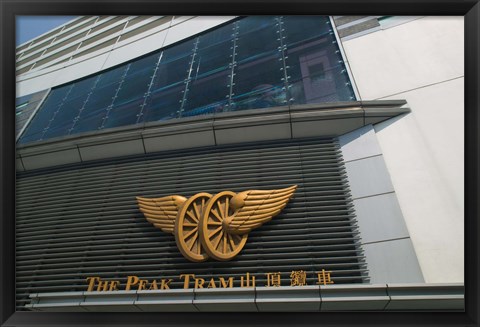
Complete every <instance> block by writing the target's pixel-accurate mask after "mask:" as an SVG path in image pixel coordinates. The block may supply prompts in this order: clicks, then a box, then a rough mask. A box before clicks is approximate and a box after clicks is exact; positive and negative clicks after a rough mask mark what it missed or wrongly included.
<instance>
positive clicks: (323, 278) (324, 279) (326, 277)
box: [317, 269, 333, 285]
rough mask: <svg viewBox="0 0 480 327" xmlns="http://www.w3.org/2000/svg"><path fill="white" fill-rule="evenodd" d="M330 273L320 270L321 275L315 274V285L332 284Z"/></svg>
mask: <svg viewBox="0 0 480 327" xmlns="http://www.w3.org/2000/svg"><path fill="white" fill-rule="evenodd" d="M331 273H332V272H331V271H326V270H325V269H322V272H321V273H317V276H318V282H317V285H327V284H333V280H332V276H331Z"/></svg>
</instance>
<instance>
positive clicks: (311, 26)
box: [282, 16, 332, 45]
mask: <svg viewBox="0 0 480 327" xmlns="http://www.w3.org/2000/svg"><path fill="white" fill-rule="evenodd" d="M282 22H283V36H285V44H288V45H299V44H302V43H305V42H309V41H310V40H311V39H312V38H316V37H319V36H321V35H327V34H329V33H330V32H331V31H332V27H331V25H330V20H329V18H328V17H327V16H283V17H282Z"/></svg>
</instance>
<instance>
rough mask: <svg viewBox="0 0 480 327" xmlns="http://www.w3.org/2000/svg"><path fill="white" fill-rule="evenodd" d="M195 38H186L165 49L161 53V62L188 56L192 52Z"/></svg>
mask: <svg viewBox="0 0 480 327" xmlns="http://www.w3.org/2000/svg"><path fill="white" fill-rule="evenodd" d="M195 41H196V38H195V39H191V40H187V41H184V42H182V43H179V44H176V45H174V46H173V47H171V48H168V49H165V50H164V51H163V53H162V61H161V62H162V63H165V64H166V63H168V62H170V61H174V60H177V59H179V58H183V57H190V56H191V55H192V54H193V49H194V47H195Z"/></svg>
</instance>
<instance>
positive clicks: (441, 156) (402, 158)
mask: <svg viewBox="0 0 480 327" xmlns="http://www.w3.org/2000/svg"><path fill="white" fill-rule="evenodd" d="M463 24H464V22H463V17H423V18H420V19H416V20H413V21H410V22H406V23H404V24H400V25H396V26H393V27H391V28H386V29H382V30H380V31H377V32H373V33H369V34H367V35H363V36H361V37H357V38H354V39H351V40H347V41H345V40H344V41H343V42H342V44H343V48H344V51H345V53H346V56H347V61H348V63H349V66H350V69H351V73H352V76H353V78H354V80H355V83H356V86H357V88H358V92H359V94H360V97H361V100H377V99H405V100H407V102H408V104H409V106H410V108H411V110H412V112H411V113H410V114H407V115H405V116H404V117H398V118H394V119H391V120H389V121H385V122H382V123H379V124H377V125H375V131H376V136H377V139H378V143H379V146H380V148H381V152H382V153H383V159H384V161H385V164H386V167H387V169H388V172H389V174H390V177H391V182H392V184H393V187H394V189H395V192H396V196H397V198H398V202H399V204H400V209H401V211H402V213H403V216H404V219H405V223H406V227H407V229H408V232H409V235H410V237H411V240H412V243H413V246H414V248H415V252H416V254H417V256H418V260H419V263H420V267H421V269H422V272H423V276H424V278H425V281H426V282H428V283H442V282H463V280H464V278H463V274H464V255H463V253H464V246H463V244H464V235H463V230H464V213H463V212H464V202H463V201H464V200H463V199H464V193H463V190H464V182H463V179H464V143H463V135H464V129H463V128H464V126H463V118H464V105H463V103H464V97H463V94H464V93H463V89H464V87H463V85H464V54H463V48H464V45H463V40H464V31H463V27H464V25H463Z"/></svg>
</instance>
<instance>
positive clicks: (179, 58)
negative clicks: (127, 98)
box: [144, 40, 194, 121]
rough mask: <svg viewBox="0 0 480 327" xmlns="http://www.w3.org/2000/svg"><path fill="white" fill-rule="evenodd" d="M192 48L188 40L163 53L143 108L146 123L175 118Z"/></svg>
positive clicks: (191, 43)
mask: <svg viewBox="0 0 480 327" xmlns="http://www.w3.org/2000/svg"><path fill="white" fill-rule="evenodd" d="M193 46H194V44H193V41H192V40H190V41H187V42H186V44H181V45H180V46H179V49H176V47H174V48H170V49H167V50H165V51H164V52H163V54H162V59H161V61H160V65H159V66H158V69H157V73H156V75H155V79H154V81H153V85H152V88H151V90H150V96H149V98H148V101H147V104H146V106H145V108H144V111H145V120H146V121H155V120H163V119H171V118H174V117H177V115H178V111H179V110H180V102H181V100H182V98H183V92H184V91H185V85H186V79H187V77H188V72H189V68H190V61H191V55H192V50H193Z"/></svg>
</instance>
